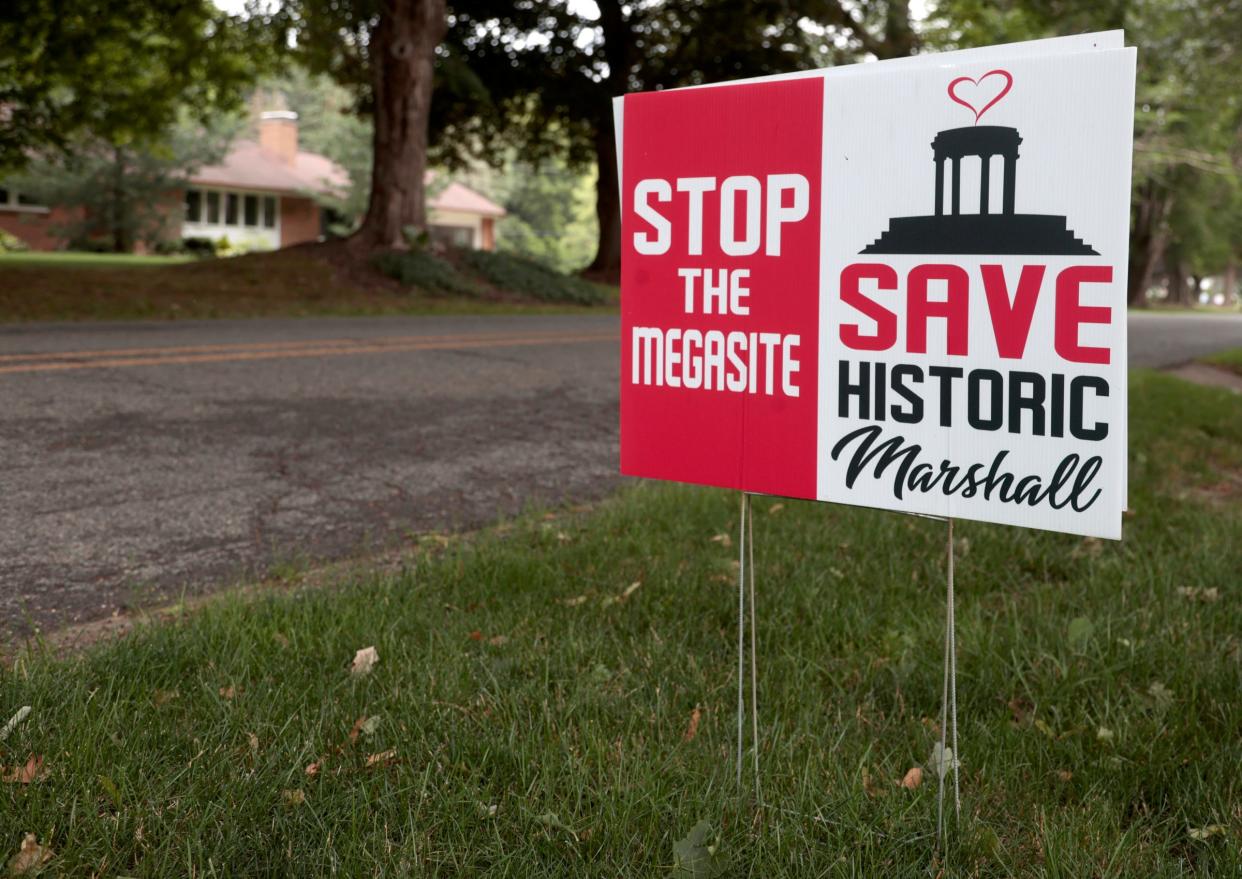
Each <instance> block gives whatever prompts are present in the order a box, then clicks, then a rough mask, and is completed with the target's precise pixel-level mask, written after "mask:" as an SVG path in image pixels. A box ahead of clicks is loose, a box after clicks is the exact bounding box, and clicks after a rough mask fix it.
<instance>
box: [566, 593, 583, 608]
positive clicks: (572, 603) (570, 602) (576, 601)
mask: <svg viewBox="0 0 1242 879" xmlns="http://www.w3.org/2000/svg"><path fill="white" fill-rule="evenodd" d="M586 600H587V597H586V596H585V595H576V596H574V597H573V598H566V599H565V600H564V601H563V602H562V603H563V604H564V605H565V606H566V607H577V606H578V605H580V604H586Z"/></svg>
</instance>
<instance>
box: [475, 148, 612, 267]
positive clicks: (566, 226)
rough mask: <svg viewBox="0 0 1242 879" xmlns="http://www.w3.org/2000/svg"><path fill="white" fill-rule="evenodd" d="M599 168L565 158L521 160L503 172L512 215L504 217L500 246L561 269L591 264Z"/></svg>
mask: <svg viewBox="0 0 1242 879" xmlns="http://www.w3.org/2000/svg"><path fill="white" fill-rule="evenodd" d="M594 178H595V175H594V173H593V172H592V173H589V174H583V173H582V172H580V171H577V170H575V169H573V168H570V167H569V166H568V165H567V164H565V162H564V161H563V160H559V159H553V160H549V161H547V162H544V163H542V164H540V165H531V164H529V163H526V162H516V163H514V164H512V165H509V166H507V167H506V168H505V169H504V171H503V173H502V175H500V182H501V186H500V189H501V190H502V192H501V193H500V197H501V198H502V200H503V201H504V206H505V210H506V211H508V215H507V216H505V218H504V219H503V220H501V221H500V223H501V225H500V235H499V236H498V238H497V249H498V250H500V251H501V252H503V253H513V254H516V255H518V256H523V257H526V258H528V259H533V260H535V261H536V262H541V263H543V264H545V265H547V266H550V267H552V268H554V269H556V270H557V271H560V272H574V271H578V270H579V269H581V268H583V267H584V266H586V264H587V263H589V262H590V261H591V257H592V256H593V255H594V252H595V242H596V236H597V235H598V231H599V224H598V221H597V220H596V217H595V205H594V193H595V179H594Z"/></svg>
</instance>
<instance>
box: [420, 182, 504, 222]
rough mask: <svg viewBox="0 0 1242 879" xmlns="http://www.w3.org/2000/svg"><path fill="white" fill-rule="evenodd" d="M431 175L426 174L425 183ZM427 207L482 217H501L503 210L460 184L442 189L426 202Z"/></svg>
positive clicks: (451, 184)
mask: <svg viewBox="0 0 1242 879" xmlns="http://www.w3.org/2000/svg"><path fill="white" fill-rule="evenodd" d="M431 178H432V173H431V172H428V174H427V177H426V179H427V181H429V182H430V180H431ZM427 206H428V207H430V208H432V209H433V210H440V211H461V212H463V213H467V214H479V215H480V216H484V217H503V216H504V215H505V209H504V208H502V207H501V206H500V205H498V204H496V202H494V201H492V200H491V199H489V198H487V197H486V196H483V195H480V194H479V193H477V192H475V191H474V190H473V189H471V188H470V187H469V186H466V185H465V184H462V183H456V182H454V183H450V184H449V185H448V186H446V187H444V190H443V191H442V192H441V193H440V194H439V195H437V196H435V197H434V198H431V199H429V200H428V201H427Z"/></svg>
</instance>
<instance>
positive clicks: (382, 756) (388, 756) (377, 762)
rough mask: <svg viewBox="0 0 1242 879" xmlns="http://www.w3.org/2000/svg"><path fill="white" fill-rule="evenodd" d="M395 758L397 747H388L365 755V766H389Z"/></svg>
mask: <svg viewBox="0 0 1242 879" xmlns="http://www.w3.org/2000/svg"><path fill="white" fill-rule="evenodd" d="M396 759H397V749H396V748H389V749H388V750H387V751H380V752H379V753H378V754H368V755H367V766H390V765H392V763H394V762H395V761H396Z"/></svg>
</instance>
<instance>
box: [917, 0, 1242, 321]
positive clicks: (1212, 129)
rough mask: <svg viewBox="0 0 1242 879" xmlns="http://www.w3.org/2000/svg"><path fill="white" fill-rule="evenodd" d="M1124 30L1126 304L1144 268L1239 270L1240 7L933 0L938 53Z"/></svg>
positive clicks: (931, 29) (1178, 272)
mask: <svg viewBox="0 0 1242 879" xmlns="http://www.w3.org/2000/svg"><path fill="white" fill-rule="evenodd" d="M1110 28H1124V29H1125V31H1126V40H1127V42H1129V43H1130V44H1131V45H1136V46H1138V47H1139V66H1138V82H1137V89H1136V93H1135V104H1136V106H1135V130H1134V197H1133V199H1132V204H1133V208H1134V222H1133V225H1132V229H1131V241H1130V250H1131V271H1130V275H1131V282H1132V284H1135V283H1137V285H1138V287H1140V288H1142V289H1137V290H1134V291H1132V297H1131V299H1132V301H1141V300H1142V297H1143V296H1145V294H1146V293H1147V290H1146V286H1147V282H1149V281H1150V280H1151V278H1150V277H1144V276H1145V275H1147V273H1148V271H1149V270H1150V266H1153V265H1156V266H1158V265H1160V264H1165V265H1169V266H1171V268H1172V269H1173V271H1171V272H1170V274H1171V275H1172V276H1175V277H1177V278H1180V277H1182V276H1183V275H1184V274H1198V275H1204V274H1213V273H1217V272H1221V271H1223V270H1224V269H1225V267H1226V266H1227V265H1229V264H1230V263H1235V262H1242V176H1240V169H1242V139H1240V138H1239V131H1240V130H1242V90H1240V89H1239V88H1238V73H1237V71H1238V65H1237V50H1238V46H1239V45H1242V5H1239V4H1237V3H1223V4H1222V3H1219V2H1216V0H1178V2H1168V0H1108V2H1104V3H1087V2H1076V0H1004V2H999V3H998V2H992V0H937V2H935V3H934V4H933V6H932V8H931V10H930V15H929V18H928V22H927V24H926V27H925V38H926V40H927V42H928V43H929V44H932V45H935V46H936V47H938V48H959V47H970V46H978V45H988V44H992V43H1007V42H1013V41H1016V40H1027V39H1037V38H1041V37H1050V36H1057V35H1061V34H1070V33H1076V32H1081V31H1091V30H1104V29H1110Z"/></svg>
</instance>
